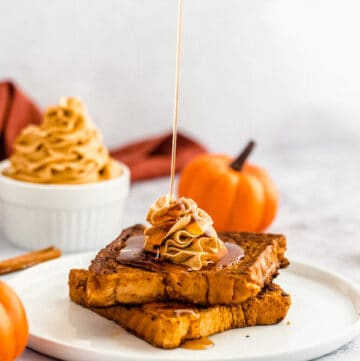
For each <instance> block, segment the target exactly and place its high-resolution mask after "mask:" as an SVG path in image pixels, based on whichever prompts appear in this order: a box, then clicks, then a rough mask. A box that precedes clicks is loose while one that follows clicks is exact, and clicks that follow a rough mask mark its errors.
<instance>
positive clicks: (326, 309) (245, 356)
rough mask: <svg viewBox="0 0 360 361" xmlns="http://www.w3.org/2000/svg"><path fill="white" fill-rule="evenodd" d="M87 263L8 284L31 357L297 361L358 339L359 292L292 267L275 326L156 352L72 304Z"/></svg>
mask: <svg viewBox="0 0 360 361" xmlns="http://www.w3.org/2000/svg"><path fill="white" fill-rule="evenodd" d="M92 256H93V255H92V254H86V255H77V256H70V257H64V258H61V259H58V260H54V261H51V262H47V263H44V264H42V265H40V266H37V267H34V268H31V269H29V270H27V271H24V272H22V273H21V274H20V275H19V276H17V277H15V278H13V279H12V280H11V282H10V283H11V284H12V286H13V287H14V288H15V289H16V290H17V292H18V293H19V295H20V297H21V298H22V300H23V302H24V304H25V307H26V310H27V313H28V317H29V323H30V340H29V346H30V347H32V348H33V349H35V350H38V351H40V352H43V353H45V354H48V355H51V356H54V357H57V358H61V359H64V360H72V361H85V360H86V361H98V360H106V361H112V360H121V361H138V360H139V361H140V360H141V361H142V360H148V361H155V360H156V361H164V360H172V361H180V360H181V361H182V360H184V361H185V360H190V359H192V360H195V359H196V360H206V361H215V360H232V361H235V360H238V361H240V360H241V361H245V360H246V361H255V360H256V361H260V360H266V361H271V360H276V361H282V360H290V359H291V360H292V361H300V360H308V359H312V358H315V357H318V356H321V355H324V354H326V353H328V352H331V351H333V350H335V349H337V348H339V347H340V346H342V345H344V344H345V343H347V342H348V341H350V340H351V339H353V338H354V337H355V336H356V335H358V334H359V333H360V316H359V315H360V290H359V288H358V287H357V286H355V285H354V284H352V283H351V282H349V281H347V280H345V279H343V278H342V277H340V276H339V275H336V274H333V273H330V272H327V271H325V270H321V269H319V268H316V267H312V266H309V265H305V264H301V263H297V262H292V264H291V266H290V267H289V268H288V269H287V270H283V271H282V272H281V275H280V276H279V278H278V279H277V280H276V282H277V283H279V284H280V285H281V286H282V288H283V289H284V290H286V291H287V292H289V293H290V294H291V297H292V306H291V308H290V311H289V313H288V316H287V317H286V319H285V320H284V321H283V322H281V323H280V324H278V325H274V326H257V327H251V328H244V329H236V330H231V331H227V332H224V333H221V334H218V335H214V336H211V339H212V340H213V341H214V343H215V347H213V348H212V349H209V350H205V351H192V350H185V349H181V348H179V349H176V350H161V349H157V348H155V347H152V346H150V345H149V344H147V343H146V342H144V341H142V340H140V339H138V338H137V337H135V336H133V335H131V334H130V333H128V332H126V331H124V330H123V329H122V328H121V327H119V326H117V325H116V324H115V323H113V322H111V321H108V320H106V319H104V318H102V317H100V316H98V315H96V314H95V313H93V312H91V311H88V310H86V309H84V308H82V307H80V306H78V305H76V304H74V303H72V302H70V301H69V298H68V289H67V275H68V272H69V269H70V268H81V267H87V266H88V264H89V261H90V259H91V258H92ZM248 336H249V337H248Z"/></svg>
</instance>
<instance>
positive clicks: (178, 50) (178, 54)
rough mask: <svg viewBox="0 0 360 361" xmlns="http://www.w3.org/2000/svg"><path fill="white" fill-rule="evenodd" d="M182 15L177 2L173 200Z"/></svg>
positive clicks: (181, 7) (181, 9)
mask: <svg viewBox="0 0 360 361" xmlns="http://www.w3.org/2000/svg"><path fill="white" fill-rule="evenodd" d="M182 14H183V1H182V0H178V21H177V46H176V66H175V94H174V114H173V134H172V148H171V171H170V199H173V198H174V177H175V166H176V140H177V128H178V117H179V83H180V61H181V40H182Z"/></svg>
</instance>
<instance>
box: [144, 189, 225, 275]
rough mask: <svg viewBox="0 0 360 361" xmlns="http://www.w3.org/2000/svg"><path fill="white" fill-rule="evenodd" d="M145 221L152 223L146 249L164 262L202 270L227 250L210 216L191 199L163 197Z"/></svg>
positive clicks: (153, 206) (148, 232)
mask: <svg viewBox="0 0 360 361" xmlns="http://www.w3.org/2000/svg"><path fill="white" fill-rule="evenodd" d="M146 220H147V221H148V222H149V223H150V224H151V226H150V227H148V228H147V229H146V230H145V232H144V235H145V245H144V249H145V251H147V252H149V253H152V254H154V256H155V257H158V258H159V259H160V260H162V261H167V262H172V263H177V264H182V265H185V266H187V267H189V268H191V269H193V270H200V269H201V268H203V267H206V266H210V265H212V264H214V263H216V262H217V261H219V259H220V258H222V257H223V256H224V255H225V254H226V252H227V248H226V246H225V244H224V243H223V242H222V241H221V240H220V239H219V237H218V235H217V233H216V231H215V229H214V227H213V221H212V219H211V217H210V216H209V215H208V214H207V213H206V212H205V211H204V210H202V209H201V208H199V207H198V205H197V204H196V202H195V201H193V200H192V199H189V198H184V197H181V198H177V199H175V198H172V197H170V195H167V196H163V197H161V198H159V199H158V200H157V201H156V202H155V203H154V204H153V205H152V206H151V207H150V209H149V212H148V214H147V216H146Z"/></svg>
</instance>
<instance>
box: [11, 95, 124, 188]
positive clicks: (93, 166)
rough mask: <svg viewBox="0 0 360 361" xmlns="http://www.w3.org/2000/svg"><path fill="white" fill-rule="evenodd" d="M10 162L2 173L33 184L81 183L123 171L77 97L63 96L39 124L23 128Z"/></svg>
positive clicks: (108, 176) (104, 178)
mask: <svg viewBox="0 0 360 361" xmlns="http://www.w3.org/2000/svg"><path fill="white" fill-rule="evenodd" d="M10 162H11V164H10V167H9V168H8V169H6V170H5V171H4V174H5V175H7V176H9V177H12V178H15V179H17V180H21V181H26V182H32V183H49V184H50V183H51V184H84V183H92V182H98V181H102V180H106V179H110V178H115V177H117V176H119V175H120V174H121V172H122V170H121V168H120V166H119V165H118V163H116V162H115V161H114V160H113V159H111V157H110V156H109V152H108V150H107V149H106V147H105V145H104V143H103V140H102V137H101V134H100V132H99V131H98V129H97V128H96V127H95V126H94V124H93V123H92V121H91V120H90V119H89V117H88V115H87V112H86V109H85V106H84V104H83V103H82V101H81V100H79V99H77V98H62V99H61V100H60V104H58V105H54V106H51V107H49V108H48V109H47V110H46V112H45V114H44V116H43V119H42V122H41V124H40V125H30V126H28V127H26V128H25V129H23V130H22V132H21V133H20V135H19V136H18V138H17V139H16V142H15V145H14V150H13V153H12V155H11V157H10Z"/></svg>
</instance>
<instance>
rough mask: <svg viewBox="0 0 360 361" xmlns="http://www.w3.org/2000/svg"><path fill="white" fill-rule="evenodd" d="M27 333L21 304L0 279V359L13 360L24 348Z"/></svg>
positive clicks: (26, 324)
mask: <svg viewBox="0 0 360 361" xmlns="http://www.w3.org/2000/svg"><path fill="white" fill-rule="evenodd" d="M28 334H29V328H28V322H27V318H26V313H25V309H24V306H23V304H22V303H21V301H20V299H19V297H18V296H17V295H16V293H15V292H14V291H13V290H12V289H11V288H10V287H9V286H7V285H6V284H5V283H4V282H2V281H0V360H1V361H13V360H15V359H16V358H17V357H18V356H19V355H20V354H21V353H22V352H23V350H24V349H25V346H26V343H27V340H28Z"/></svg>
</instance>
